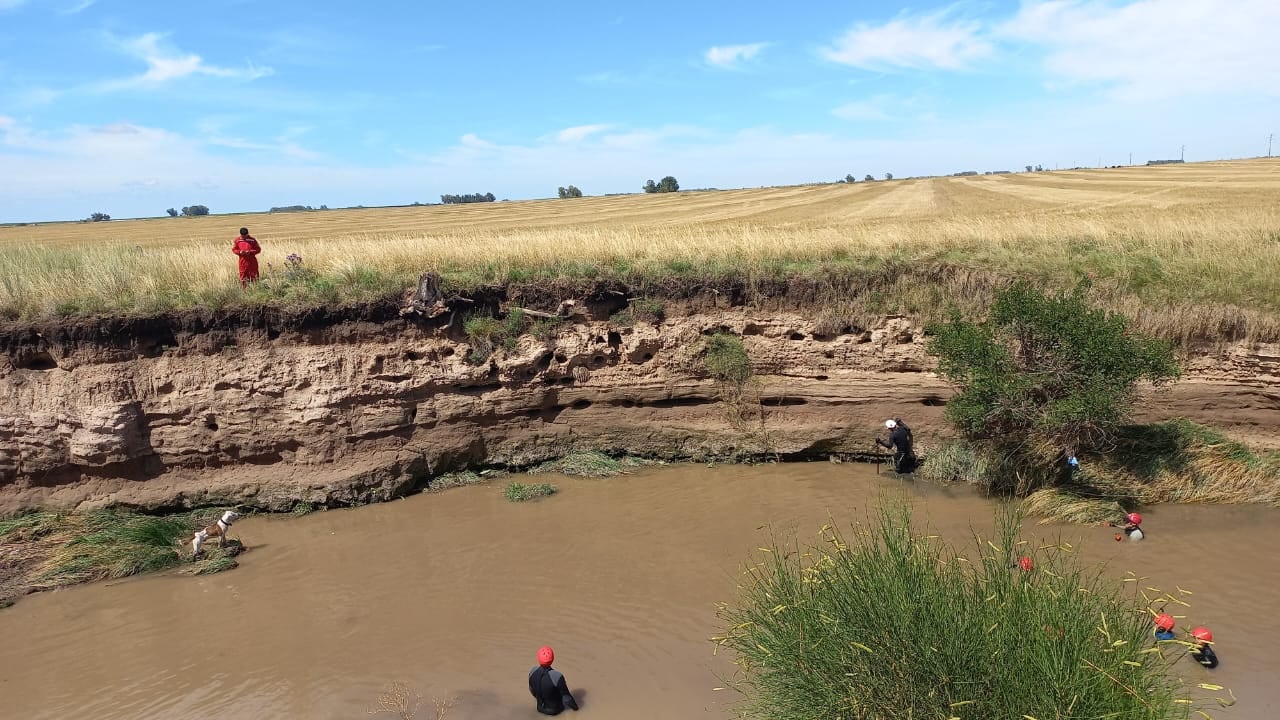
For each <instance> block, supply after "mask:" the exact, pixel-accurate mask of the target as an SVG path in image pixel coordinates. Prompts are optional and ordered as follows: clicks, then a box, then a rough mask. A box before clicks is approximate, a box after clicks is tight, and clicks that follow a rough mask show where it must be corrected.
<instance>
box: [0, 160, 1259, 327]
mask: <svg viewBox="0 0 1280 720" xmlns="http://www.w3.org/2000/svg"><path fill="white" fill-rule="evenodd" d="M1277 200H1280V161H1247V162H1237V163H1209V164H1204V165H1189V166H1185V167H1180V168H1175V169H1173V170H1172V171H1170V170H1169V169H1168V168H1150V169H1146V168H1135V169H1125V170H1104V171H1091V172H1075V173H1044V174H1022V175H1012V176H991V177H979V178H931V179H920V180H906V181H894V182H890V183H860V184H857V185H829V186H814V187H802V188H772V189H761V190H737V191H724V192H697V193H678V194H673V195H667V196H653V195H636V196H622V197H603V198H583V199H576V200H547V201H526V202H514V203H496V204H492V205H488V204H486V205H480V206H475V205H473V206H432V207H410V208H386V209H353V210H340V211H339V210H331V211H317V212H310V213H287V214H274V215H271V214H262V215H239V216H225V217H219V216H211V217H205V218H177V219H153V220H138V221H112V222H107V223H65V224H49V225H38V226H23V227H8V228H0V267H3V268H4V272H3V275H2V276H0V315H2V316H5V317H10V318H33V317H41V316H59V315H63V316H66V315H81V314H93V313H149V312H157V311H162V310H168V309H182V308H191V307H215V308H216V307H226V306H235V305H240V304H250V305H252V304H291V303H300V304H306V303H317V302H338V301H348V300H361V299H368V298H371V297H387V296H390V295H394V294H395V293H397V292H399V291H400V290H401V289H403V288H405V287H408V286H409V285H411V284H412V283H413V281H414V279H415V278H416V277H417V275H418V273H420V272H422V271H424V270H429V269H430V270H437V271H440V272H441V273H442V274H443V276H444V278H445V281H446V283H447V284H449V285H450V286H451V287H454V288H458V289H466V288H468V287H474V286H476V285H478V284H483V283H505V282H512V281H515V282H521V281H531V280H534V281H536V280H539V279H545V278H573V279H584V278H585V279H590V278H618V279H622V280H628V281H636V280H641V281H643V280H659V281H661V280H664V279H668V278H689V277H701V276H707V277H736V278H748V279H750V278H758V277H764V278H777V277H788V276H796V275H799V276H805V275H812V274H815V273H823V272H826V273H830V272H832V271H838V272H848V273H857V272H865V271H873V270H877V269H882V268H884V267H886V266H892V267H900V268H921V267H939V266H942V267H948V268H953V269H960V270H969V271H972V272H977V273H985V274H988V275H990V276H992V277H1002V276H1008V275H1015V274H1016V275H1030V276H1034V277H1036V278H1041V279H1043V280H1044V281H1046V282H1051V283H1061V284H1065V283H1069V282H1071V281H1072V280H1073V279H1074V278H1075V277H1078V276H1079V275H1082V274H1092V275H1094V276H1095V280H1096V283H1097V284H1098V285H1099V286H1100V287H1102V288H1103V289H1104V291H1105V292H1106V293H1107V299H1108V302H1112V303H1115V304H1119V305H1122V306H1124V308H1125V309H1126V310H1127V311H1128V312H1130V313H1131V314H1133V315H1135V316H1136V317H1138V318H1139V322H1140V324H1144V325H1148V326H1154V327H1155V328H1159V329H1160V330H1161V331H1162V334H1166V335H1174V336H1176V335H1178V334H1179V333H1183V334H1186V335H1188V336H1195V335H1202V336H1208V337H1214V336H1217V335H1220V334H1222V333H1224V332H1227V331H1230V332H1231V333H1233V334H1235V335H1241V334H1243V335H1248V336H1262V337H1267V338H1268V339H1270V338H1272V337H1280V324H1277V323H1276V321H1275V317H1276V316H1277V314H1278V313H1280V203H1277V202H1276V201H1277ZM241 225H247V226H249V227H250V229H251V231H253V232H254V234H255V235H256V236H257V237H258V238H259V240H261V241H262V244H263V247H264V252H263V254H262V256H261V257H260V260H261V263H262V266H263V272H264V278H265V279H266V280H268V281H269V283H268V285H267V286H266V287H264V288H259V289H258V290H255V291H253V292H249V293H244V292H241V291H240V289H239V287H238V285H237V283H236V280H235V262H234V261H235V258H234V256H233V255H231V253H230V245H231V239H232V237H233V236H234V235H235V232H236V229H237V228H238V227H240V226H241ZM290 253H296V254H298V255H301V256H302V258H303V263H304V267H305V268H306V269H307V271H308V272H307V273H306V274H305V276H301V277H287V276H286V274H285V272H284V270H285V268H284V265H285V260H284V258H285V256H286V255H288V254H290ZM903 277H904V278H906V281H905V282H904V283H902V284H900V286H898V287H891V286H886V287H884V288H882V289H880V292H881V293H882V294H883V295H886V296H889V298H890V301H891V302H893V303H896V307H894V308H884V309H886V310H898V311H907V312H910V311H912V306H914V309H915V311H916V312H922V311H924V310H926V309H929V308H933V309H937V308H938V307H940V306H941V305H942V304H945V302H947V301H948V300H954V299H957V293H961V294H962V293H964V292H965V289H964V288H946V290H947V294H946V295H945V296H944V295H940V294H939V293H938V292H931V290H932V288H927V287H917V286H918V285H920V281H919V279H918V278H913V277H911V276H909V275H904V276H903ZM272 283H273V284H272ZM892 284H893V283H892V282H890V283H889V285H892ZM978 285H979V287H975V288H973V289H972V290H971V292H972V293H974V297H975V298H976V301H978V302H983V301H984V300H985V298H982V297H977V295H978V294H980V293H981V292H983V288H982V287H980V286H981V285H984V284H983V283H979V284H978ZM908 296H910V297H908ZM958 299H959V300H961V301H966V300H969V299H971V298H966V297H959V298H958ZM869 300H870V301H874V300H875V298H870V299H868V298H859V299H857V301H856V303H855V304H856V305H858V308H857V309H859V310H868V309H869V308H868V307H867V302H868V301H869ZM1206 334H1207V335H1206Z"/></svg>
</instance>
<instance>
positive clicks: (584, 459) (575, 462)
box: [529, 450, 646, 478]
mask: <svg viewBox="0 0 1280 720" xmlns="http://www.w3.org/2000/svg"><path fill="white" fill-rule="evenodd" d="M645 464H646V463H645V461H644V460H642V459H640V458H637V457H630V456H627V457H621V458H613V457H609V456H608V455H606V454H604V453H602V452H599V451H596V450H588V451H586V452H576V453H571V454H569V455H566V456H564V457H562V458H560V459H559V460H551V461H549V462H545V463H542V464H541V465H539V466H537V467H536V468H534V469H532V470H530V471H529V472H530V473H547V472H554V473H560V474H561V475H576V476H579V477H595V478H600V477H612V476H614V475H621V474H623V473H625V472H627V471H628V470H629V469H631V468H637V467H640V466H642V465H645Z"/></svg>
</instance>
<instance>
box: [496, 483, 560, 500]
mask: <svg viewBox="0 0 1280 720" xmlns="http://www.w3.org/2000/svg"><path fill="white" fill-rule="evenodd" d="M502 494H503V495H505V496H506V498H507V499H508V500H510V501H511V502H527V501H529V500H536V499H538V498H544V497H550V496H552V495H555V494H556V486H555V485H552V484H551V483H528V484H526V483H519V482H513V483H511V484H509V485H507V488H506V490H504V491H503V492H502Z"/></svg>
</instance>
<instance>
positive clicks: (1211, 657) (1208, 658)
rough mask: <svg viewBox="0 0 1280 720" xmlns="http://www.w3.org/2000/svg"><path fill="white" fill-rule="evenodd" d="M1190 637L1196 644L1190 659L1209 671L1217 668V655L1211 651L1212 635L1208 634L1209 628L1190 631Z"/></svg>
mask: <svg viewBox="0 0 1280 720" xmlns="http://www.w3.org/2000/svg"><path fill="white" fill-rule="evenodd" d="M1191 637H1192V638H1194V639H1195V642H1196V649H1195V650H1192V651H1191V657H1193V658H1195V661H1196V662H1198V663H1200V664H1201V665H1203V666H1205V667H1207V668H1209V669H1210V670H1212V669H1214V668H1216V667H1218V654H1217V653H1215V652H1214V651H1213V647H1212V645H1213V633H1211V632H1209V628H1206V627H1198V628H1196V629H1195V630H1192V631H1191Z"/></svg>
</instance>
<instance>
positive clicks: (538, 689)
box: [529, 645, 578, 715]
mask: <svg viewBox="0 0 1280 720" xmlns="http://www.w3.org/2000/svg"><path fill="white" fill-rule="evenodd" d="M555 659H556V654H555V652H554V651H553V650H552V649H551V648H549V647H547V646H546V645H543V646H542V647H540V648H538V664H537V665H536V666H535V667H534V668H533V669H532V670H530V671H529V694H530V695H533V697H534V699H536V700H537V701H538V712H540V713H542V714H543V715H559V714H560V713H562V712H564V709H565V708H569V709H570V710H573V711H577V709H578V701H577V700H574V699H573V694H572V693H570V692H569V684H568V683H566V682H565V680H564V675H563V674H561V672H560V671H559V670H554V669H552V667H551V663H553V662H555Z"/></svg>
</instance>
